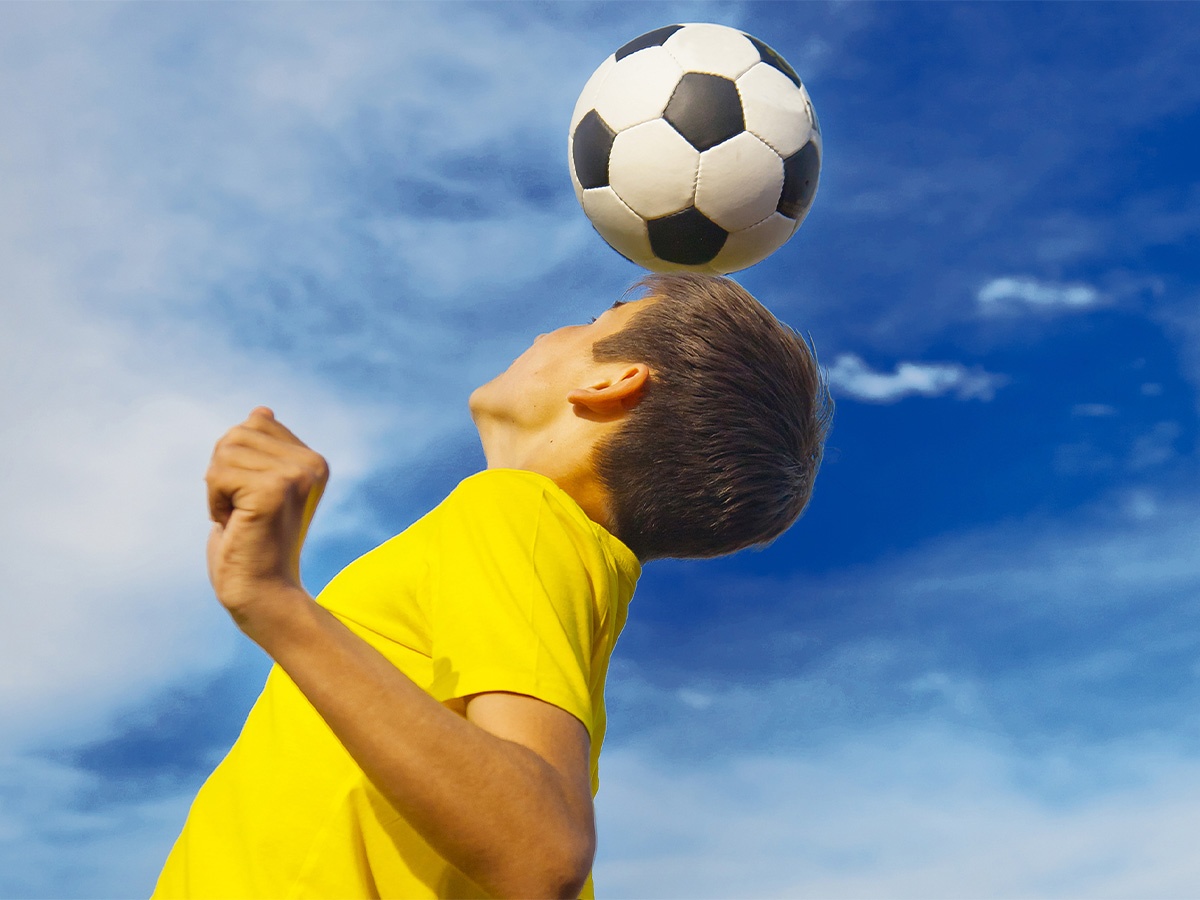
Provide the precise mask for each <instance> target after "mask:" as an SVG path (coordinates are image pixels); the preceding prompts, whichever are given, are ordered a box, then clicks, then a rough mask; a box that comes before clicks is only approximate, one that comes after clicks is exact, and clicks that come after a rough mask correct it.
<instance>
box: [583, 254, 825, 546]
mask: <svg viewBox="0 0 1200 900" xmlns="http://www.w3.org/2000/svg"><path fill="white" fill-rule="evenodd" d="M637 287H640V288H642V289H644V290H645V291H646V293H647V296H648V297H649V298H652V302H649V303H643V304H639V307H640V308H639V309H638V311H637V312H636V314H635V315H633V316H632V317H631V318H630V319H629V320H628V321H627V322H626V323H625V324H624V327H623V328H622V329H621V330H620V331H618V332H617V333H615V334H611V335H609V336H607V337H604V338H602V339H600V340H598V341H597V342H596V343H595V344H594V346H593V350H592V353H593V358H594V359H595V361H596V362H638V363H644V364H645V365H646V366H648V367H649V370H650V376H649V378H648V379H647V381H646V383H645V385H644V386H643V387H642V389H641V393H640V397H639V402H638V403H637V405H636V406H633V407H632V408H631V409H629V411H628V413H627V415H626V416H625V418H624V421H623V422H622V424H621V426H620V428H619V429H617V430H615V431H613V432H611V433H610V434H609V435H608V436H607V437H605V438H604V439H603V440H601V441H600V442H599V443H598V445H597V446H596V449H595V451H594V455H593V459H592V462H593V466H594V468H595V470H596V474H597V475H598V476H599V479H600V481H601V483H602V484H603V485H604V487H605V488H606V489H607V491H608V494H609V508H610V510H611V517H612V520H613V521H612V525H613V531H614V532H615V533H616V535H617V536H618V537H619V538H621V540H622V541H624V542H625V544H627V545H628V546H629V548H630V549H631V550H633V552H634V553H636V554H637V556H638V557H639V558H640V559H642V560H649V559H656V558H661V557H710V556H720V555H722V554H725V553H732V552H733V551H735V550H740V549H742V548H743V547H749V546H753V545H760V544H765V543H768V542H769V541H771V540H773V539H775V538H776V537H778V536H779V535H780V534H782V533H783V532H784V531H785V530H786V529H787V528H788V527H789V526H790V525H791V524H792V523H793V522H794V521H795V520H796V519H797V518H799V516H800V514H801V513H802V512H803V511H804V508H805V506H806V505H807V504H808V500H809V497H810V496H811V495H812V489H813V480H814V478H815V477H816V474H817V469H818V468H819V466H820V463H821V455H822V450H823V447H824V442H825V437H826V434H827V433H828V430H829V425H830V421H831V417H832V410H833V403H832V400H831V399H830V397H829V392H828V388H827V386H826V384H825V381H824V378H823V377H822V374H821V371H820V369H819V367H818V366H817V361H816V358H815V356H814V354H813V352H812V350H811V348H810V347H809V346H808V344H807V343H806V342H805V341H804V340H803V339H802V338H801V337H800V336H799V335H798V334H797V333H796V332H795V331H793V330H792V329H790V328H788V327H787V326H785V325H783V324H781V323H780V322H779V321H778V320H777V319H776V318H775V317H774V316H772V315H771V314H770V313H769V312H768V311H767V310H766V309H765V308H763V306H762V305H761V304H760V303H759V302H758V301H757V300H755V299H754V298H753V297H752V296H751V295H750V294H749V293H747V292H746V291H745V290H744V289H743V288H741V287H740V286H738V285H737V284H736V283H734V282H733V281H730V280H729V279H726V278H714V277H709V276H703V275H693V274H676V275H651V276H648V277H646V278H644V279H642V280H641V281H640V282H638V285H637Z"/></svg>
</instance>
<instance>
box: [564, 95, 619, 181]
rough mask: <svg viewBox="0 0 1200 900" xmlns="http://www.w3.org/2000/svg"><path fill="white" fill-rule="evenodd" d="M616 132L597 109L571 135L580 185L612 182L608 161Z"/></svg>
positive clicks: (575, 170)
mask: <svg viewBox="0 0 1200 900" xmlns="http://www.w3.org/2000/svg"><path fill="white" fill-rule="evenodd" d="M616 137H617V136H616V134H615V133H614V132H613V130H612V129H611V128H609V127H608V123H607V122H605V121H604V120H603V119H602V118H600V114H599V113H598V112H596V111H595V110H594V109H593V110H592V111H591V112H589V113H588V114H587V115H586V116H584V117H583V118H582V119H581V120H580V122H579V126H578V127H577V128H576V129H575V133H574V134H573V135H571V172H572V174H573V175H574V176H575V179H574V180H575V182H576V184H577V185H578V186H579V188H581V189H583V190H587V189H588V188H597V187H604V186H605V185H607V184H608V160H609V157H610V156H611V155H612V145H613V141H614V140H615V139H616Z"/></svg>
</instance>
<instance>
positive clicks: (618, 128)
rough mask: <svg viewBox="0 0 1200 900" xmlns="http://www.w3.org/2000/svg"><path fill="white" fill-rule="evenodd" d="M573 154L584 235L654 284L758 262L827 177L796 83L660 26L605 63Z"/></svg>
mask: <svg viewBox="0 0 1200 900" xmlns="http://www.w3.org/2000/svg"><path fill="white" fill-rule="evenodd" d="M567 146H568V152H567V156H568V159H569V162H570V167H571V181H572V182H573V183H574V186H575V195H576V196H577V197H578V198H579V202H580V204H581V205H582V206H583V210H584V212H585V213H587V216H588V218H589V219H590V220H591V222H592V225H594V226H595V228H596V230H597V231H598V232H600V235H601V237H603V238H604V239H605V240H606V241H608V243H609V244H610V245H611V246H612V247H613V249H615V250H616V251H617V252H618V253H620V254H621V255H622V256H624V257H626V258H627V259H629V260H631V261H632V262H635V263H637V264H638V265H640V266H644V267H646V268H647V269H652V270H654V271H658V272H671V271H680V270H685V269H690V270H694V271H700V272H708V273H718V274H724V273H726V272H736V271H737V270H739V269H744V268H746V267H747V266H752V265H754V264H755V263H756V262H758V261H759V260H762V259H764V258H766V257H767V256H768V255H770V254H771V253H773V252H774V251H775V250H777V249H778V248H779V247H781V246H782V245H783V243H784V242H785V241H786V240H787V239H788V238H790V237H791V236H792V234H793V233H795V231H796V229H797V228H798V227H799V226H800V223H801V222H802V221H803V220H804V217H805V215H807V213H808V210H809V208H810V207H811V206H812V202H813V196H814V195H815V193H816V190H817V177H818V175H819V173H820V169H821V128H820V125H818V124H817V116H816V113H814V112H813V108H812V103H811V101H810V100H809V98H808V92H807V91H805V89H804V85H803V84H801V82H800V78H799V76H797V75H796V73H795V71H794V70H793V69H792V67H791V66H789V65H788V64H787V61H786V60H784V58H783V57H782V56H780V55H779V54H778V53H776V52H775V51H774V50H772V49H771V48H770V47H768V46H767V45H766V44H764V43H763V42H762V41H760V40H758V39H757V38H754V37H751V36H750V35H748V34H745V33H744V32H741V31H738V30H737V29H735V28H728V27H726V26H724V25H711V24H693V25H668V26H666V27H665V28H659V29H656V30H654V31H651V32H648V33H646V34H643V35H642V36H641V37H637V38H634V39H633V40H632V41H630V42H629V43H628V44H626V45H625V46H624V47H622V48H621V49H620V50H618V51H617V52H616V53H614V54H613V55H612V56H610V57H609V58H608V59H606V60H605V61H604V62H603V63H602V64H601V65H600V68H598V69H597V70H596V71H595V72H594V73H593V75H592V77H591V78H590V79H588V82H587V84H586V85H584V88H583V92H582V93H581V94H580V97H579V102H578V103H576V105H575V112H574V114H573V115H572V116H571V128H570V135H569V138H568V145H567Z"/></svg>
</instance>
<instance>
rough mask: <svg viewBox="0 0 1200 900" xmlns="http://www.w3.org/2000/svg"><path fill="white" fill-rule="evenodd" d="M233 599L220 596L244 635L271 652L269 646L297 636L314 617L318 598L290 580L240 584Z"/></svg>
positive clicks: (272, 653)
mask: <svg viewBox="0 0 1200 900" xmlns="http://www.w3.org/2000/svg"><path fill="white" fill-rule="evenodd" d="M237 593H238V598H237V601H236V602H227V601H226V598H225V597H222V598H221V601H222V603H223V604H224V605H225V608H226V610H227V611H228V612H229V615H230V616H231V617H232V618H233V621H234V622H235V623H236V624H237V626H238V628H240V629H241V630H242V631H243V632H244V633H245V634H246V636H247V637H249V638H250V639H251V640H253V641H254V642H255V643H256V644H258V645H259V646H260V647H262V648H263V649H264V650H266V651H267V653H268V654H270V655H272V656H274V655H275V654H274V652H272V648H273V647H274V646H275V645H277V644H279V643H280V642H283V641H288V640H292V639H294V638H296V637H297V636H298V635H299V634H300V633H301V632H302V631H303V630H304V629H306V628H307V627H309V626H310V625H311V623H312V621H313V614H314V613H315V612H316V611H317V609H318V607H317V602H316V601H315V600H314V599H313V597H312V595H311V594H309V593H308V591H306V590H305V589H304V588H303V587H301V586H300V585H298V584H295V583H293V582H285V581H259V582H255V583H253V584H250V585H247V586H245V587H243V588H241V589H240V590H239V591H238V592H237Z"/></svg>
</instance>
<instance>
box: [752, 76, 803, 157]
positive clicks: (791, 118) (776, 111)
mask: <svg viewBox="0 0 1200 900" xmlns="http://www.w3.org/2000/svg"><path fill="white" fill-rule="evenodd" d="M737 88H738V92H739V93H740V94H741V97H742V113H743V115H744V116H745V118H746V130H747V131H750V132H753V133H754V134H756V135H758V137H760V138H761V139H762V140H763V141H765V142H766V143H767V144H769V145H770V146H772V147H774V148H775V151H776V152H777V153H778V154H779V155H780V156H783V157H788V156H791V155H792V154H793V153H795V152H796V151H797V150H799V149H800V148H801V147H803V146H804V144H805V143H806V142H807V141H808V139H809V137H811V135H812V131H813V122H812V118H811V112H812V107H811V105H810V104H809V102H808V96H807V94H806V93H805V91H804V89H803V88H798V87H796V86H795V85H794V84H792V82H791V81H790V80H789V79H788V77H787V76H786V75H784V74H783V73H782V72H780V71H779V70H778V69H776V68H774V67H772V66H769V65H767V64H766V63H758V64H757V65H755V66H754V67H753V68H751V69H750V70H749V71H747V72H746V74H745V75H743V76H742V77H741V78H739V79H738V80H737Z"/></svg>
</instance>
